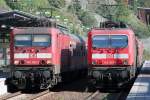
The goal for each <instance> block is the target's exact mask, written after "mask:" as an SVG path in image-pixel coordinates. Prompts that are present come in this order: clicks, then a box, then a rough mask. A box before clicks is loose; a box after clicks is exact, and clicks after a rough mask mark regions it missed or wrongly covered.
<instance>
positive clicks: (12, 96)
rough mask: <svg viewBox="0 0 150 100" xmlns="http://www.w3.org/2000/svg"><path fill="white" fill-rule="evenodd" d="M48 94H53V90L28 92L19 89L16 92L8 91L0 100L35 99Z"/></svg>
mask: <svg viewBox="0 0 150 100" xmlns="http://www.w3.org/2000/svg"><path fill="white" fill-rule="evenodd" d="M46 94H52V92H50V91H49V90H45V91H42V92H40V93H34V94H26V93H22V92H20V91H19V92H16V93H8V94H6V95H3V96H2V97H0V100H20V99H21V100H35V99H38V98H40V97H42V96H44V95H46Z"/></svg>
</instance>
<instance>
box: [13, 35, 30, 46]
mask: <svg viewBox="0 0 150 100" xmlns="http://www.w3.org/2000/svg"><path fill="white" fill-rule="evenodd" d="M31 44H32V38H31V35H23V34H21V35H15V46H31Z"/></svg>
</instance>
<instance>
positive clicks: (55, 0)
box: [48, 0, 65, 8]
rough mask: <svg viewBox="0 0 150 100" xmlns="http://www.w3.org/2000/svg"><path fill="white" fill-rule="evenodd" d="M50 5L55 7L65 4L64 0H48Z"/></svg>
mask: <svg viewBox="0 0 150 100" xmlns="http://www.w3.org/2000/svg"><path fill="white" fill-rule="evenodd" d="M48 2H49V4H50V6H52V7H55V8H61V7H64V6H65V1H64V0H48Z"/></svg>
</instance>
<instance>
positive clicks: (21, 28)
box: [13, 27, 49, 34]
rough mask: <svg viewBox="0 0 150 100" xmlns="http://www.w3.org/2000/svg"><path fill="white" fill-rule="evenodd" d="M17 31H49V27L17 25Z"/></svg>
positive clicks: (15, 29)
mask: <svg viewBox="0 0 150 100" xmlns="http://www.w3.org/2000/svg"><path fill="white" fill-rule="evenodd" d="M13 31H15V33H22V34H23V33H31V32H32V33H49V28H48V27H17V28H14V30H13Z"/></svg>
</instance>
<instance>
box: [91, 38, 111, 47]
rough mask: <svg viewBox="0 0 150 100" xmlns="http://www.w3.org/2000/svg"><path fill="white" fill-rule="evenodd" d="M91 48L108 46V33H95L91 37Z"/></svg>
mask: <svg viewBox="0 0 150 100" xmlns="http://www.w3.org/2000/svg"><path fill="white" fill-rule="evenodd" d="M92 42H93V48H108V47H109V36H108V35H96V36H94V37H93V41H92Z"/></svg>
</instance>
